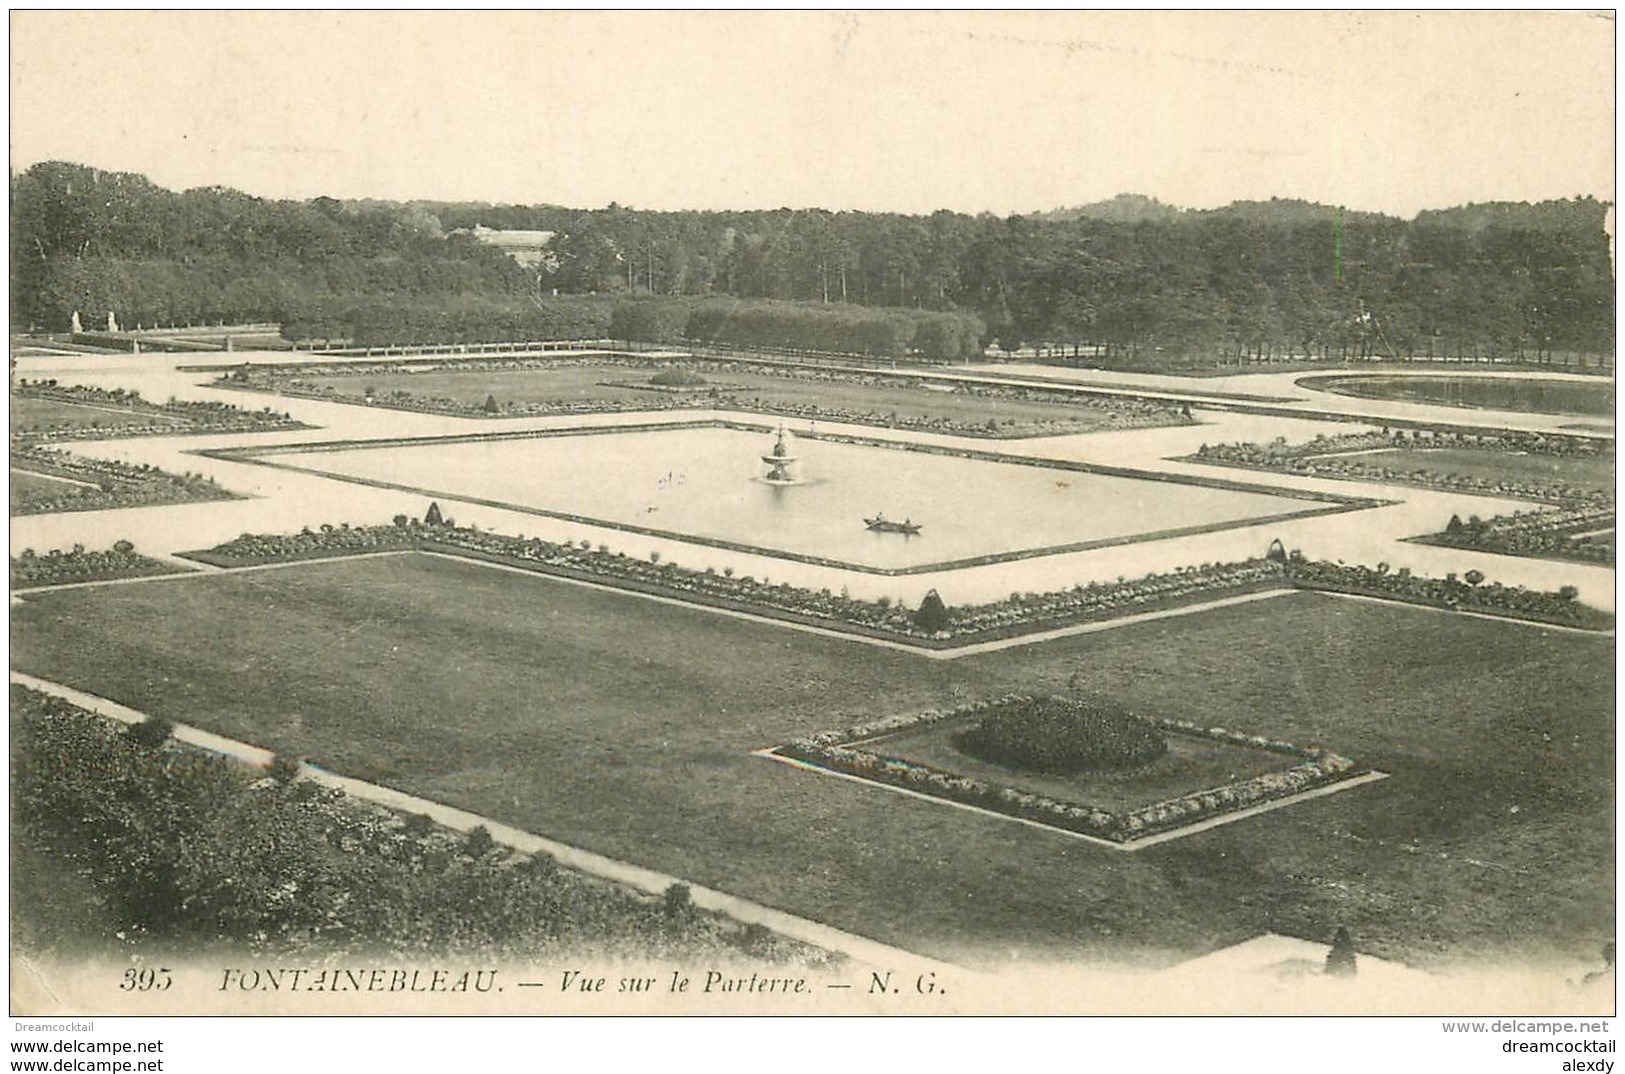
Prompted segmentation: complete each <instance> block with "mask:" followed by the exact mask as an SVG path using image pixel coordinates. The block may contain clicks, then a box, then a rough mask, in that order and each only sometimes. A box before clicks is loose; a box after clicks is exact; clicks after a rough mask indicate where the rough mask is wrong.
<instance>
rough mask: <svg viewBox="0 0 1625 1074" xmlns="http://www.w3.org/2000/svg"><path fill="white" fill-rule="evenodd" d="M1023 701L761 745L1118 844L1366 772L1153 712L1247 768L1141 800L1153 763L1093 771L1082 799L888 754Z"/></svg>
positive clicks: (1018, 778) (1166, 726)
mask: <svg viewBox="0 0 1625 1074" xmlns="http://www.w3.org/2000/svg"><path fill="white" fill-rule="evenodd" d="M1031 700H1032V699H1031V698H1028V697H1026V696H1024V695H1008V696H1006V697H1002V698H997V699H994V700H988V701H979V702H976V703H974V704H971V705H966V706H962V707H960V708H956V709H949V710H933V711H928V712H923V713H918V714H911V715H906V716H892V717H887V718H884V719H881V720H876V721H873V722H869V723H862V724H856V725H853V726H849V727H844V728H840V729H835V730H829V731H823V732H819V733H817V734H814V735H810V736H808V737H805V738H800V739H796V740H794V741H792V742H788V743H786V744H784V745H782V746H777V747H774V748H773V749H771V750H769V751H766V752H767V755H768V756H772V757H778V758H784V759H787V760H791V761H797V762H800V763H802V764H805V765H811V766H813V767H816V768H821V769H825V770H827V771H831V772H837V773H840V774H843V775H847V776H853V777H856V778H859V779H865V780H869V781H872V782H875V783H879V784H882V785H885V786H890V787H898V788H901V789H904V790H909V791H914V792H917V793H919V794H924V795H929V796H931V797H934V798H943V799H946V800H948V801H952V802H958V803H961V804H964V805H970V806H975V807H977V808H981V809H987V810H991V811H992V812H995V813H1002V814H1004V815H1006V816H1011V817H1018V818H1020V819H1023V820H1029V821H1034V822H1036V823H1040V824H1045V825H1049V826H1052V827H1056V828H1061V829H1064V830H1066V831H1070V832H1077V833H1079V834H1081V835H1087V836H1091V837H1094V838H1097V839H1104V840H1108V841H1110V842H1113V843H1118V844H1124V845H1126V844H1130V843H1133V842H1135V841H1137V840H1140V839H1144V838H1146V837H1148V836H1152V835H1157V834H1159V833H1163V832H1167V831H1171V830H1174V829H1177V828H1182V827H1185V826H1187V825H1190V824H1194V823H1197V822H1199V821H1203V820H1206V819H1208V818H1210V817H1214V816H1219V815H1222V814H1225V813H1232V812H1236V811H1238V810H1243V809H1249V808H1252V807H1255V806H1259V805H1263V804H1265V803H1268V802H1272V801H1277V800H1280V799H1283V798H1288V797H1291V796H1293V795H1297V794H1302V793H1304V792H1306V791H1310V790H1315V789H1317V788H1321V787H1326V786H1329V785H1331V784H1333V783H1338V782H1341V781H1344V780H1348V779H1352V778H1355V777H1358V776H1362V775H1366V774H1367V773H1369V772H1370V769H1368V768H1365V767H1363V766H1361V765H1359V764H1357V763H1356V762H1355V761H1354V760H1352V759H1350V758H1348V757H1345V756H1343V755H1341V754H1338V753H1333V752H1332V751H1330V750H1325V749H1319V748H1314V747H1303V746H1298V745H1294V744H1293V743H1290V742H1285V741H1282V740H1279V739H1270V738H1266V737H1264V736H1261V735H1249V734H1246V733H1244V732H1241V731H1232V730H1229V729H1227V728H1223V727H1203V726H1201V725H1199V724H1196V723H1193V722H1190V721H1187V720H1171V719H1165V718H1161V717H1155V716H1140V717H1139V719H1141V720H1143V721H1145V722H1146V723H1149V724H1151V725H1153V726H1155V727H1156V728H1158V729H1159V730H1161V731H1162V732H1163V733H1164V734H1165V735H1167V736H1168V737H1169V738H1170V739H1171V740H1179V739H1185V740H1193V741H1196V742H1205V743H1219V744H1223V745H1226V746H1231V747H1240V748H1242V749H1244V750H1246V751H1247V752H1248V753H1249V754H1251V755H1252V756H1251V757H1250V758H1249V759H1248V764H1247V766H1246V767H1247V768H1248V770H1249V771H1250V773H1251V774H1248V775H1246V776H1244V777H1243V778H1238V779H1232V780H1227V781H1225V782H1222V783H1219V784H1217V785H1213V786H1196V787H1192V788H1191V789H1190V790H1188V791H1184V792H1182V793H1179V794H1175V795H1172V796H1170V797H1164V798H1157V799H1155V800H1153V801H1149V802H1146V801H1143V798H1144V797H1145V796H1144V795H1140V796H1139V798H1140V799H1141V800H1139V801H1136V800H1135V799H1136V796H1135V795H1134V794H1133V784H1134V782H1135V781H1136V779H1142V780H1144V782H1146V783H1151V782H1153V781H1152V780H1150V779H1147V778H1146V777H1148V776H1149V775H1150V774H1151V773H1153V772H1154V771H1155V770H1156V768H1157V765H1158V764H1160V763H1161V762H1153V763H1152V764H1151V765H1148V766H1147V768H1146V770H1145V771H1144V772H1142V773H1139V774H1135V773H1127V774H1118V775H1113V776H1109V777H1108V776H1102V777H1100V779H1101V780H1102V781H1104V780H1108V779H1109V780H1110V781H1111V782H1112V784H1113V786H1112V788H1111V791H1112V793H1110V794H1108V795H1103V796H1098V797H1097V800H1096V801H1093V802H1089V801H1082V800H1079V799H1080V798H1082V797H1083V795H1082V794H1081V793H1080V794H1079V795H1077V796H1076V797H1074V796H1073V795H1070V794H1066V793H1065V791H1064V790H1057V789H1056V787H1055V781H1053V780H1045V779H1043V778H1038V777H1034V776H1033V775H1031V774H1030V773H1024V772H1018V771H1016V770H1014V769H1009V770H1000V769H998V768H997V766H991V765H989V764H987V763H986V762H979V761H975V760H974V759H972V758H969V757H966V758H965V760H964V763H963V764H960V765H958V766H957V768H958V769H963V770H956V769H955V768H949V767H947V766H946V765H945V764H943V763H928V762H925V761H922V760H917V759H912V758H908V757H902V756H897V755H895V752H896V751H894V749H893V748H892V747H893V746H894V744H896V743H897V742H898V739H899V738H900V737H901V736H904V735H905V734H907V733H910V732H916V731H921V730H925V729H931V728H937V729H941V730H942V731H943V732H944V735H945V734H946V728H948V727H953V726H958V725H965V724H969V723H970V722H971V721H973V720H976V719H978V718H980V717H982V716H985V715H988V714H989V713H991V712H994V711H997V710H999V709H1000V708H1002V707H1009V706H1011V705H1018V704H1027V703H1029V702H1030V701H1031ZM935 753H936V756H937V757H938V758H941V757H942V756H943V751H942V750H941V749H940V748H939V749H937V750H936V751H935ZM1260 761H1262V762H1263V763H1262V765H1261V764H1260ZM1260 768H1262V769H1263V770H1262V771H1260V770H1259V769H1260ZM972 773H974V774H972ZM995 773H997V774H995ZM1035 784H1036V785H1038V786H1043V787H1044V789H1045V791H1046V792H1048V793H1045V792H1041V791H1039V790H1036V789H1035ZM1125 791H1126V792H1127V793H1124V792H1125Z"/></svg>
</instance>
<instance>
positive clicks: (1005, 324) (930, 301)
mask: <svg viewBox="0 0 1625 1074" xmlns="http://www.w3.org/2000/svg"><path fill="white" fill-rule="evenodd" d="M1119 201H1121V199H1119ZM11 203H12V246H11V257H12V269H13V290H12V316H13V320H14V322H15V323H18V324H25V325H26V324H32V325H36V326H39V327H41V328H47V329H53V330H61V329H63V328H66V327H67V323H68V319H69V317H70V316H71V314H72V311H73V310H75V309H81V310H87V311H90V312H91V313H92V314H99V313H100V312H101V311H103V310H104V309H113V310H116V311H118V313H119V315H120V318H121V320H122V321H123V322H125V323H151V322H166V323H167V322H177V321H190V322H202V321H213V320H227V321H243V320H275V321H279V322H283V323H287V324H289V325H290V327H291V330H292V331H293V333H294V334H296V335H299V334H310V335H314V336H316V337H318V338H321V337H324V336H337V335H342V334H343V333H345V332H349V333H351V334H352V335H353V336H354V337H355V338H357V340H358V341H360V342H379V341H382V340H379V339H376V338H375V337H376V336H378V335H379V334H380V333H387V332H389V331H394V330H395V329H394V328H392V327H390V325H395V324H399V323H400V322H402V321H403V320H406V319H408V318H416V321H415V322H414V323H413V324H411V326H410V327H411V328H412V329H413V330H415V331H422V332H426V333H429V335H431V336H434V337H436V338H442V339H455V338H457V337H458V336H459V335H461V336H464V337H467V336H468V335H469V333H471V332H473V333H482V332H484V331H485V330H486V329H485V327H484V326H486V325H493V324H497V323H501V324H502V325H503V326H504V327H505V328H506V329H508V330H509V331H513V332H518V333H520V334H529V333H530V330H531V329H532V327H533V326H534V327H538V328H540V327H542V326H544V325H546V324H548V323H550V321H549V318H552V319H554V320H556V319H558V318H559V317H562V316H563V315H562V314H560V313H558V312H557V311H554V312H553V313H546V312H545V311H546V306H545V304H544V303H542V301H541V300H542V298H543V297H550V296H555V295H557V296H591V295H598V296H602V295H610V294H613V295H621V296H636V295H652V296H661V297H666V298H670V297H675V296H716V295H727V296H733V297H736V298H740V299H772V300H781V301H797V302H804V303H816V304H819V305H831V306H836V305H838V306H841V307H851V306H863V307H893V308H900V309H915V310H928V311H936V312H955V311H957V312H960V313H964V314H968V315H972V316H974V317H979V318H980V319H981V321H982V323H983V325H984V326H985V327H984V329H983V332H982V336H983V337H984V338H986V339H997V340H999V341H1001V342H1003V343H1006V344H1009V345H1012V346H1014V345H1016V344H1018V343H1022V342H1040V341H1051V342H1055V341H1059V342H1070V343H1078V344H1092V345H1094V346H1097V347H1100V348H1103V349H1104V350H1105V351H1106V352H1107V353H1108V356H1111V355H1135V354H1138V353H1142V352H1143V353H1160V352H1169V353H1203V354H1221V355H1231V356H1235V355H1276V354H1293V355H1314V356H1317V357H1318V356H1326V357H1360V356H1375V355H1402V354H1429V353H1431V354H1436V355H1451V354H1462V355H1468V354H1472V355H1478V354H1492V355H1497V356H1505V355H1520V356H1524V357H1531V358H1538V357H1541V356H1543V355H1549V354H1550V353H1552V352H1554V351H1596V352H1606V351H1611V350H1612V347H1613V338H1614V324H1613V276H1612V265H1611V261H1610V257H1609V244H1608V237H1607V234H1606V232H1605V230H1604V218H1605V215H1606V211H1607V206H1606V205H1605V204H1604V203H1600V202H1597V201H1595V200H1594V199H1590V198H1583V199H1572V200H1567V201H1554V202H1543V203H1540V204H1536V205H1528V204H1521V203H1520V204H1491V205H1473V206H1467V207H1463V208H1459V209H1452V210H1444V211H1438V212H1426V213H1422V214H1420V215H1418V216H1417V217H1416V218H1415V219H1414V220H1409V221H1406V220H1401V219H1397V218H1394V217H1388V216H1383V215H1380V214H1373V213H1346V212H1343V211H1341V210H1339V209H1337V208H1335V207H1331V206H1323V205H1315V204H1310V203H1305V202H1295V201H1270V202H1262V203H1237V204H1235V205H1231V206H1228V207H1226V208H1223V209H1217V210H1211V211H1201V212H1195V211H1179V210H1175V209H1172V208H1170V207H1168V206H1157V209H1158V211H1156V212H1124V211H1123V208H1122V205H1120V204H1118V203H1117V202H1114V203H1109V204H1107V205H1105V206H1099V207H1084V208H1082V209H1075V210H1068V211H1066V212H1061V213H1056V214H1051V215H1049V216H1012V217H1008V218H1000V217H996V216H993V215H990V214H982V215H979V216H970V215H966V214H962V213H953V212H948V211H939V212H936V213H933V214H931V215H930V216H905V215H900V214H895V213H856V212H829V211H826V210H821V209H812V210H791V209H779V210H772V211H755V212H644V211H638V210H634V209H629V208H625V207H623V206H618V205H610V206H609V207H608V208H605V209H598V210H578V209H565V208H560V207H557V206H548V205H536V206H496V207H493V206H488V205H471V204H442V203H421V202H413V203H405V204H401V203H389V202H364V203H354V202H352V203H341V202H338V201H335V200H333V199H331V198H316V199H313V200H311V201H308V202H292V201H268V200H264V199H259V198H253V197H249V196H248V195H245V194H242V193H240V192H237V191H232V190H225V189H220V188H207V189H201V190H189V191H186V192H184V193H175V192H172V191H167V190H163V189H161V188H159V187H156V186H154V185H152V184H151V183H149V182H148V181H147V180H146V179H144V178H142V177H140V176H135V175H122V174H116V173H108V172H101V171H97V170H95V169H91V168H86V167H82V166H78V165H71V164H62V163H46V164H38V165H35V166H34V167H32V168H29V169H28V170H27V171H25V172H22V173H20V174H18V175H14V176H13V178H12V183H11ZM476 225H483V226H488V227H498V228H527V229H536V230H544V231H550V232H553V233H554V235H553V238H552V240H551V242H550V244H549V246H548V256H547V257H546V258H544V259H543V262H542V263H541V264H540V265H538V266H535V267H532V268H523V267H521V266H519V265H518V264H517V263H516V262H514V261H513V260H512V259H510V258H508V257H507V256H506V255H505V254H503V253H501V252H500V251H499V250H497V249H495V248H494V247H491V246H487V245H483V244H481V243H480V242H478V241H477V240H476V239H475V238H474V237H473V236H472V234H470V233H469V230H468V229H471V228H473V227H475V226H476ZM559 308H560V309H563V308H565V307H563V306H561V307H559ZM587 308H589V309H594V310H597V309H598V308H597V307H587ZM380 310H381V311H383V313H382V314H379V313H378V312H377V311H380ZM538 315H539V316H538ZM605 316H607V314H605ZM639 316H643V315H641V314H640V315H639ZM648 316H649V317H651V318H652V319H653V320H654V322H655V329H654V330H655V331H656V332H658V333H669V331H670V330H671V329H670V326H671V324H672V321H673V319H674V318H675V317H676V316H677V314H675V313H673V314H660V315H656V314H650V315H648ZM380 317H382V318H383V319H384V320H385V321H386V322H387V323H386V324H385V325H383V326H380V324H379V323H378V320H379V318H380ZM885 323H886V324H902V323H904V322H901V321H898V322H885ZM932 323H934V322H921V323H920V325H919V326H918V327H917V328H916V332H917V333H918V332H919V331H922V330H923V331H925V332H926V334H927V336H929V335H930V334H931V333H933V332H937V331H939V329H937V328H929V329H927V328H925V325H927V324H932ZM942 324H943V325H945V326H946V325H949V324H952V322H942ZM968 324H969V322H967V325H968ZM808 327H809V330H813V331H814V332H815V335H820V334H822V333H823V331H824V329H825V328H826V327H827V325H826V324H825V323H824V322H817V324H816V327H815V324H814V322H812V321H808ZM941 330H942V331H944V332H947V333H948V334H949V335H952V334H954V333H956V332H958V331H960V330H961V329H960V327H954V328H952V329H949V328H946V327H944V328H943V329H941ZM851 331H857V330H856V329H852V330H851ZM873 331H874V332H875V333H877V334H881V335H884V334H886V332H887V331H889V330H888V329H883V328H881V327H873ZM890 331H893V335H895V331H894V330H890ZM537 334H540V333H537ZM566 334H574V333H568V332H567V333H566ZM418 338H423V337H418ZM881 342H882V343H883V344H885V345H896V341H895V339H892V338H888V339H886V340H882V341H881ZM979 342H981V339H979ZM803 345H805V344H803ZM902 345H904V346H907V345H908V341H904V342H903V344H902ZM952 345H953V344H952V342H951V341H944V342H940V343H939V341H936V340H930V339H928V341H927V346H928V348H931V349H935V348H937V347H939V346H948V347H951V346H952ZM873 346H875V344H873V343H871V347H873Z"/></svg>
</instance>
